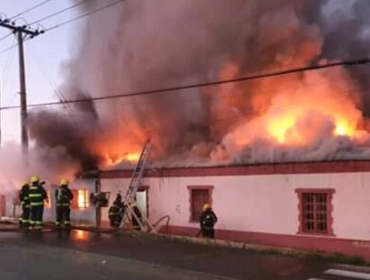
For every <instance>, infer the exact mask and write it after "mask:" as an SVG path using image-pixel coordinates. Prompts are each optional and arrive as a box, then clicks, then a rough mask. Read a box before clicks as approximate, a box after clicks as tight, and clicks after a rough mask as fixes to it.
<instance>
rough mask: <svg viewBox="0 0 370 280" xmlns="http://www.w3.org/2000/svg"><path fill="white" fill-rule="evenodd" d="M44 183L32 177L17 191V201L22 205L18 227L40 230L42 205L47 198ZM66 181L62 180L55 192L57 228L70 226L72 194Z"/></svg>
mask: <svg viewBox="0 0 370 280" xmlns="http://www.w3.org/2000/svg"><path fill="white" fill-rule="evenodd" d="M44 184H45V182H41V181H40V177H39V176H37V175H34V176H32V177H31V181H30V183H29V182H24V183H23V184H22V188H21V190H20V191H19V201H20V203H21V205H22V215H21V217H20V219H19V225H20V227H22V228H30V229H40V228H41V227H42V221H43V214H44V203H45V201H48V200H49V198H48V196H47V193H46V191H45V189H44V187H43V185H44ZM68 185H69V182H68V180H67V179H62V180H61V182H60V185H59V187H58V188H57V189H56V190H55V200H56V222H55V225H56V227H57V228H60V227H61V226H64V227H66V228H69V227H70V225H71V217H70V214H71V202H72V200H73V193H72V191H71V190H70V189H69V187H68Z"/></svg>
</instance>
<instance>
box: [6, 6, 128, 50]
mask: <svg viewBox="0 0 370 280" xmlns="http://www.w3.org/2000/svg"><path fill="white" fill-rule="evenodd" d="M87 1H90V0H87ZM87 1H82V2H80V3H77V4H75V5H73V6H71V7H68V8H66V9H64V10H61V11H59V12H57V13H54V14H52V15H49V16H47V17H45V18H42V19H39V20H37V21H35V22H33V23H31V25H32V24H36V23H39V22H41V21H44V20H46V19H48V18H50V17H51V16H55V15H56V14H60V13H62V12H64V11H67V10H70V9H73V8H74V7H77V6H79V5H82V4H83V3H85V2H87ZM124 1H126V0H120V1H116V2H113V3H111V4H108V5H105V6H103V7H100V8H98V9H95V10H92V11H90V12H87V13H85V14H83V15H80V16H78V17H75V18H72V19H70V20H67V21H64V22H61V23H58V24H56V25H53V26H52V27H49V28H47V29H45V30H44V31H51V30H55V29H57V28H59V27H62V26H64V25H67V24H70V23H72V22H75V21H77V20H80V19H82V18H85V17H88V16H91V15H93V14H95V13H97V12H100V11H102V10H105V9H108V8H110V7H113V6H115V5H118V4H120V3H122V2H124ZM27 39H28V38H27ZM16 46H18V44H17V43H16V44H14V45H13V46H11V47H9V48H6V49H3V50H0V55H2V54H4V53H6V52H8V51H9V50H11V49H12V48H14V47H16Z"/></svg>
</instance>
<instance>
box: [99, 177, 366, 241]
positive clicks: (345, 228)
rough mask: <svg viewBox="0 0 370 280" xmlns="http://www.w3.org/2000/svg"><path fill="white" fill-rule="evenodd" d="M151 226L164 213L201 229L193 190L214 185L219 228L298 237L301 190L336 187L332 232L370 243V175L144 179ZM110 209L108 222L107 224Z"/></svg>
mask: <svg viewBox="0 0 370 280" xmlns="http://www.w3.org/2000/svg"><path fill="white" fill-rule="evenodd" d="M128 184H129V179H103V180H102V190H103V191H110V192H112V195H111V196H113V197H114V196H115V193H116V192H117V191H118V190H121V191H123V192H124V191H125V190H126V189H127V186H128ZM142 184H143V185H148V186H149V216H150V219H151V220H152V222H155V221H157V220H158V219H159V218H161V217H162V216H164V215H170V216H171V222H170V224H171V225H173V226H179V227H194V228H197V227H198V224H197V223H191V222H189V217H190V203H189V191H188V188H187V187H188V186H202V185H205V186H209V185H211V186H213V187H214V190H213V197H212V198H213V207H214V210H215V212H216V214H217V215H218V217H219V223H218V224H217V228H218V229H223V230H234V231H245V232H258V233H273V234H285V235H295V234H297V231H298V225H299V219H298V214H299V211H298V196H297V194H296V192H295V190H296V189H299V188H303V189H315V188H318V189H335V193H334V195H333V213H332V216H333V229H334V234H335V236H336V237H339V238H344V239H359V240H370V226H369V225H370V216H369V215H368V213H370V172H357V173H330V174H294V175H243V176H211V177H207V176H205V177H171V178H145V179H144V180H143V182H142ZM107 219H108V215H107V209H104V211H103V220H107Z"/></svg>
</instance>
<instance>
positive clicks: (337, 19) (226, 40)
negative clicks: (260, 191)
mask: <svg viewBox="0 0 370 280" xmlns="http://www.w3.org/2000/svg"><path fill="white" fill-rule="evenodd" d="M72 2H76V3H77V2H79V1H72ZM109 2H114V1H113V0H107V1H104V4H108V3H109ZM336 2H338V1H336V0H331V1H330V0H321V1H320V0H314V1H313V0H312V1H304V0H275V1H259V0H253V1H245V0H233V1H225V0H202V1H199V0H176V1H173V0H157V1H147V0H135V1H130V0H127V1H125V2H123V3H122V4H120V5H118V6H114V8H111V9H107V10H104V11H102V12H100V13H96V14H95V15H94V16H91V17H89V18H87V20H86V21H85V22H84V23H83V24H82V25H81V33H80V36H79V38H78V39H79V45H78V47H77V48H76V51H75V53H73V54H72V58H71V60H70V61H69V63H68V67H67V69H65V71H66V75H65V87H64V88H65V89H64V93H65V98H69V99H74V98H78V97H79V96H80V94H81V92H83V93H85V95H87V96H91V97H96V96H107V95H114V94H122V93H125V92H133V91H143V90H150V89H158V88H165V87H170V86H179V85H186V84H189V83H198V82H206V81H212V80H219V79H220V78H231V77H236V76H243V75H248V74H252V73H259V72H267V71H272V70H279V69H287V68H293V67H298V66H303V65H307V64H314V63H317V62H319V61H321V60H322V59H328V60H337V59H344V58H351V59H352V58H353V59H357V58H363V57H364V56H366V55H367V54H368V52H369V49H368V46H369V38H370V36H369V31H368V30H369V28H370V20H369V17H368V16H367V15H368V14H369V13H368V12H370V8H369V7H370V4H369V3H368V1H367V0H357V1H347V2H348V3H346V9H343V8H341V7H340V6H338V5H336V4H335V3H336ZM101 6H102V1H100V0H91V1H89V2H88V3H86V4H85V5H83V7H81V10H80V12H81V13H86V12H89V11H91V10H93V9H96V8H99V7H101ZM338 13H340V16H338ZM364 69H365V70H364ZM367 69H368V68H367ZM363 71H366V68H358V69H355V70H351V72H350V73H351V74H352V75H353V76H354V77H355V78H356V79H357V80H359V81H361V83H362V85H363V89H364V90H363V92H364V93H365V92H369V90H368V89H369V82H368V81H367V80H365V79H364V77H365V75H364V72H363ZM288 82H289V78H282V79H281V84H282V85H283V86H287V85H288ZM71 89H72V90H71ZM230 89H233V91H234V95H232V96H230V94H229V95H228V94H222V92H229V91H230ZM257 89H258V91H257ZM260 89H261V85H260V83H259V82H254V83H243V84H238V85H226V86H222V87H210V88H206V89H199V90H187V91H177V92H172V93H167V94H157V95H152V96H146V97H137V98H135V97H132V98H126V99H121V100H118V99H115V100H112V101H102V102H99V103H90V104H89V105H90V108H88V110H86V108H81V107H74V108H73V111H72V112H69V113H68V112H67V113H66V109H64V111H63V112H61V113H56V112H55V111H42V112H33V113H32V117H31V118H30V124H31V126H30V128H31V133H32V136H33V138H34V140H35V141H36V144H37V145H40V146H50V147H56V146H63V147H66V149H67V151H68V154H69V155H70V156H72V157H74V158H76V159H78V160H80V161H81V162H82V163H83V166H84V168H85V169H88V168H92V167H97V166H99V165H100V163H101V160H102V157H103V156H104V155H102V154H101V151H99V150H98V149H95V146H92V145H91V143H92V141H91V140H92V139H93V142H94V143H96V142H104V141H107V138H109V140H111V139H112V138H114V139H119V143H120V145H121V147H120V149H123V150H124V148H122V147H127V150H125V151H126V152H130V149H132V147H133V146H135V147H137V143H142V142H143V141H145V140H146V139H147V138H148V137H151V139H152V140H153V142H154V143H155V144H156V156H157V160H168V161H170V159H169V158H171V157H175V158H176V160H177V161H180V162H181V161H182V162H183V163H184V164H186V163H185V162H189V161H192V162H194V160H193V158H197V159H198V160H199V162H201V163H204V162H207V159H208V158H209V157H210V155H211V153H212V151H213V152H214V150H215V149H221V150H222V149H224V148H223V147H222V145H221V146H220V144H221V142H222V140H223V139H224V137H225V136H226V135H227V134H228V133H229V132H230V131H232V129H233V128H235V127H236V126H237V125H238V124H239V121H240V119H241V116H245V115H246V114H258V112H256V108H257V107H258V108H260V109H266V108H267V107H268V106H269V105H270V100H271V98H273V96H274V95H275V94H274V93H272V92H276V89H274V88H269V87H268V86H267V87H266V88H264V90H265V91H266V94H265V93H263V92H261V91H260ZM264 94H265V95H266V96H263V95H264ZM224 96H226V97H224ZM262 97H264V98H262ZM260 99H263V102H260V101H259V100H260ZM359 99H362V101H363V103H361V102H358V104H359V106H364V107H362V108H361V109H363V112H364V114H365V115H366V114H367V108H369V107H368V105H367V104H368V102H370V98H369V97H368V95H367V94H362V95H361V96H360V98H359ZM256 104H257V105H258V106H257V105H256ZM107 143H109V141H108V142H107ZM107 146H109V145H108V144H107ZM110 146H111V147H107V149H108V150H109V149H112V150H114V149H115V147H113V145H110ZM216 147H217V148H216ZM323 157H324V158H325V155H324V156H323ZM189 158H190V160H189ZM186 160H187V161H186ZM179 164H181V163H179Z"/></svg>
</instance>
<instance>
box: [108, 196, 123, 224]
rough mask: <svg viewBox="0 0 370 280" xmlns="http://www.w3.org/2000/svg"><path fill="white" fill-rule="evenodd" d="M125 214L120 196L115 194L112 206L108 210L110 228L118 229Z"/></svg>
mask: <svg viewBox="0 0 370 280" xmlns="http://www.w3.org/2000/svg"><path fill="white" fill-rule="evenodd" d="M124 214H125V206H124V203H123V202H122V195H121V194H120V193H118V194H117V196H116V199H115V200H114V202H113V205H112V206H111V207H110V208H109V221H110V226H111V227H113V228H119V226H120V225H121V222H122V220H123V217H124Z"/></svg>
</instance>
